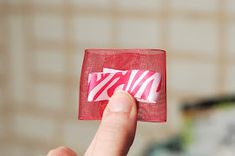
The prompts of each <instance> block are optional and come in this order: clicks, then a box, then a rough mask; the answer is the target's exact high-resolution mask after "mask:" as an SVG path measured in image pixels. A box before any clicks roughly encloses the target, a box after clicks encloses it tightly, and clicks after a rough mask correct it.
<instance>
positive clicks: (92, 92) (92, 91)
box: [88, 74, 113, 101]
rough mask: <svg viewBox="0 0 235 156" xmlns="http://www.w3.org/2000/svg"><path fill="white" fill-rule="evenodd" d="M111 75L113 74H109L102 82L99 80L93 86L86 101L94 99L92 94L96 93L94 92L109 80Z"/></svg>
mask: <svg viewBox="0 0 235 156" xmlns="http://www.w3.org/2000/svg"><path fill="white" fill-rule="evenodd" d="M112 77H113V75H111V74H110V75H109V76H107V77H106V78H105V79H104V80H103V81H102V82H100V83H99V84H98V85H97V86H96V87H94V88H93V89H92V90H91V91H90V93H89V94H88V101H93V100H94V96H95V95H96V93H97V92H98V91H99V90H100V89H101V88H102V87H103V86H104V85H105V84H106V83H107V82H108V81H109V80H111V79H112Z"/></svg>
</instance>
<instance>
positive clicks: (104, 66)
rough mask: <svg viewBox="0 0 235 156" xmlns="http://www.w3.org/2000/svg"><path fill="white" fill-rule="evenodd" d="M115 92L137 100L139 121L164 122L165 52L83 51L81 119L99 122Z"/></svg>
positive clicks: (138, 50)
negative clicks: (125, 93)
mask: <svg viewBox="0 0 235 156" xmlns="http://www.w3.org/2000/svg"><path fill="white" fill-rule="evenodd" d="M117 90H124V91H127V92H129V93H130V94H131V95H132V96H133V97H134V98H136V100H137V105H138V120H140V121H151V122H165V121H166V118H167V116H166V112H167V111H166V109H167V106H166V52H165V51H164V50H160V49H87V50H85V55H84V60H83V66H82V72H81V79H80V93H79V94H80V95H79V115H78V118H79V119H81V120H100V119H101V118H102V114H103V111H104V109H105V107H106V105H107V103H108V99H109V98H110V97H111V96H112V94H113V93H114V92H115V91H117Z"/></svg>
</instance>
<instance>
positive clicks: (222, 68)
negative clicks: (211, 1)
mask: <svg viewBox="0 0 235 156" xmlns="http://www.w3.org/2000/svg"><path fill="white" fill-rule="evenodd" d="M219 2H220V4H219V10H218V11H219V14H220V16H218V19H217V22H218V26H219V32H218V33H219V36H218V62H217V65H218V67H217V68H218V73H217V74H218V75H217V83H216V84H217V85H218V93H219V94H223V93H224V92H225V84H226V83H225V76H226V65H227V60H226V58H227V57H226V56H227V51H226V42H227V40H226V39H227V36H226V18H225V15H226V14H225V1H222V0H220V1H219Z"/></svg>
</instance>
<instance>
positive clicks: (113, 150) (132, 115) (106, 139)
mask: <svg viewBox="0 0 235 156" xmlns="http://www.w3.org/2000/svg"><path fill="white" fill-rule="evenodd" d="M136 125H137V107H136V102H135V100H134V98H133V97H132V96H131V95H130V94H128V93H126V92H123V91H121V92H116V93H114V95H113V96H112V97H111V98H110V100H109V103H108V105H107V107H106V108H105V110H104V113H103V117H102V121H101V123H100V126H99V128H98V130H97V132H96V134H95V137H94V139H93V140H92V142H91V144H90V146H89V147H88V149H87V151H86V153H85V154H84V155H85V156H126V155H127V153H128V151H129V149H130V147H131V145H132V143H133V140H134V137H135V131H136ZM78 148H79V147H78ZM47 156H78V155H77V154H76V153H75V152H74V151H73V150H71V149H69V148H68V147H58V148H56V149H53V150H51V151H49V153H48V155H47Z"/></svg>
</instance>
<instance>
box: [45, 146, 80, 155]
mask: <svg viewBox="0 0 235 156" xmlns="http://www.w3.org/2000/svg"><path fill="white" fill-rule="evenodd" d="M47 156H77V154H76V153H75V152H74V151H73V150H71V149H70V148H68V147H64V146H61V147H58V148H56V149H53V150H50V151H49V152H48V154H47Z"/></svg>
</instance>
